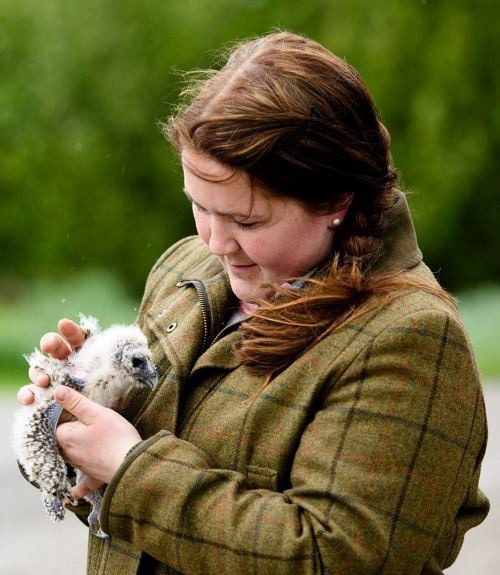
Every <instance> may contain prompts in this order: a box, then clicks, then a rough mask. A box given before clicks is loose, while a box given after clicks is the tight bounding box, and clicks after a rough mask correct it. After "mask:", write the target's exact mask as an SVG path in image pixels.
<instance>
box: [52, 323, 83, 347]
mask: <svg viewBox="0 0 500 575" xmlns="http://www.w3.org/2000/svg"><path fill="white" fill-rule="evenodd" d="M57 327H58V328H59V331H60V332H61V333H62V334H63V336H64V337H65V338H66V339H67V341H68V343H69V345H70V346H71V348H72V349H78V348H80V347H82V345H83V342H84V341H85V332H84V331H83V329H82V328H81V327H80V326H79V325H78V324H77V323H75V322H74V321H72V320H70V319H66V318H63V319H61V320H59V323H58V324H57Z"/></svg>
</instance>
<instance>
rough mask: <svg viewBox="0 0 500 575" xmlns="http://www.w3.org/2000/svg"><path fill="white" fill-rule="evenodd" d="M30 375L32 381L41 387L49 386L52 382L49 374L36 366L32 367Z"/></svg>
mask: <svg viewBox="0 0 500 575" xmlns="http://www.w3.org/2000/svg"><path fill="white" fill-rule="evenodd" d="M28 375H29V378H30V379H31V381H32V382H33V383H34V384H35V385H38V386H39V387H47V386H48V385H49V383H50V378H49V376H48V375H47V374H46V373H44V372H43V371H40V370H39V369H38V368H36V367H30V369H29V371H28Z"/></svg>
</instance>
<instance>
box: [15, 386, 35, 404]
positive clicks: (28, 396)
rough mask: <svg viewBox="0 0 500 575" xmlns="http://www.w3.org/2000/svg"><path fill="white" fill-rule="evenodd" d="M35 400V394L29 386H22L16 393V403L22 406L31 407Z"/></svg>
mask: <svg viewBox="0 0 500 575" xmlns="http://www.w3.org/2000/svg"><path fill="white" fill-rule="evenodd" d="M34 400H35V394H34V393H33V391H31V386H30V385H23V387H21V388H19V391H18V392H17V401H19V403H22V404H23V405H31V404H32V403H33V401H34Z"/></svg>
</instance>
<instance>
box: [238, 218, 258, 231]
mask: <svg viewBox="0 0 500 575" xmlns="http://www.w3.org/2000/svg"><path fill="white" fill-rule="evenodd" d="M234 223H235V224H236V225H237V226H238V227H239V228H240V229H242V230H249V229H250V228H253V227H254V226H256V225H257V222H238V221H237V220H235V222H234Z"/></svg>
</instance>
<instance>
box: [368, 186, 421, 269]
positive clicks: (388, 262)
mask: <svg viewBox="0 0 500 575" xmlns="http://www.w3.org/2000/svg"><path fill="white" fill-rule="evenodd" d="M388 217H389V226H388V227H387V228H386V230H385V232H384V237H383V247H382V251H381V254H380V256H379V257H378V258H377V260H376V262H375V263H374V269H375V270H376V272H377V273H388V272H394V271H399V270H408V269H412V268H414V267H416V266H417V265H418V264H419V263H420V262H421V261H422V252H421V251H420V249H419V247H418V244H417V236H416V233H415V228H414V226H413V221H412V218H411V214H410V208H409V207H408V202H407V200H406V196H405V194H404V193H403V192H399V194H398V196H397V199H396V201H395V203H394V206H393V207H392V208H391V209H390V210H389V214H388Z"/></svg>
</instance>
